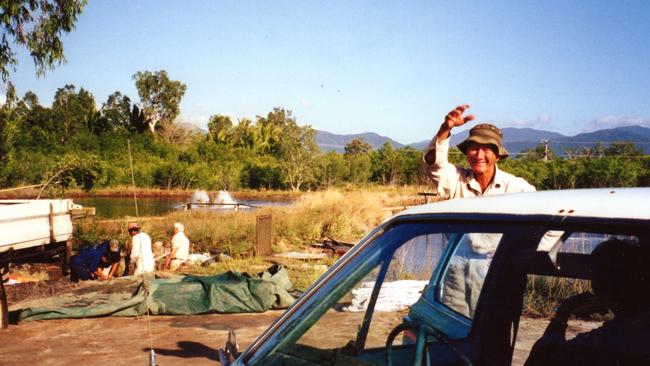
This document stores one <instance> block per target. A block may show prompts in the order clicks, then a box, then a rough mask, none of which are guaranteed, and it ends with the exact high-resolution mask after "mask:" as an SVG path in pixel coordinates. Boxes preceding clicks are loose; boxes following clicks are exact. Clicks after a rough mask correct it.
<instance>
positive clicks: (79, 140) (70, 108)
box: [0, 73, 650, 194]
mask: <svg viewBox="0 0 650 366" xmlns="http://www.w3.org/2000/svg"><path fill="white" fill-rule="evenodd" d="M163 75H164V76H166V75H165V74H161V73H156V74H152V73H148V74H145V73H142V74H141V75H140V77H141V78H149V77H151V78H156V77H157V78H161V79H165V77H163ZM166 80H167V81H168V82H172V83H174V82H173V81H171V80H169V79H168V78H167V79H166ZM154 84H155V83H154ZM152 90H153V89H152ZM152 95H153V94H152ZM152 99H155V98H152ZM171 115H173V113H172V114H168V116H171ZM147 118H148V117H147V114H146V113H145V112H144V111H143V110H141V109H140V107H139V106H137V105H134V104H132V102H131V99H130V98H129V97H128V96H125V95H123V94H122V93H120V92H114V93H113V94H111V95H110V96H109V97H108V99H107V100H106V102H105V103H103V104H102V106H101V108H100V109H99V110H97V109H96V105H95V101H94V98H93V96H92V94H91V93H90V92H88V91H87V90H85V89H84V88H79V89H77V88H76V87H75V86H74V85H65V86H64V87H62V88H59V89H58V90H57V92H56V95H55V98H54V102H53V103H52V105H51V106H50V107H47V106H41V105H40V103H39V101H38V98H37V97H36V95H35V94H34V93H32V92H27V93H26V94H25V95H24V97H23V98H22V99H20V98H18V97H17V96H16V92H15V89H14V88H13V86H12V85H11V84H9V85H8V88H7V95H6V97H5V103H4V104H2V105H0V187H10V186H18V185H27V184H37V183H44V182H47V181H50V185H51V187H54V188H53V189H54V192H57V194H58V192H60V191H61V190H65V189H69V188H81V189H86V190H90V189H93V188H95V187H100V188H101V187H117V186H130V185H131V162H130V159H129V154H128V149H127V145H130V147H131V152H132V161H133V162H132V166H133V177H134V180H135V184H136V185H137V186H138V187H142V188H162V189H197V188H203V189H211V190H216V189H228V190H233V189H242V188H243V189H246V188H252V189H292V190H295V191H299V190H303V191H304V190H317V189H327V188H329V187H341V186H347V185H349V184H358V185H368V184H379V185H394V186H401V185H405V184H408V185H422V184H427V181H426V179H425V178H426V176H425V174H424V172H423V169H422V168H423V167H422V155H421V152H420V151H418V150H415V149H413V148H410V147H405V148H399V149H396V148H394V147H393V146H392V145H391V144H390V143H386V144H384V145H383V146H382V147H381V148H379V149H377V150H372V149H371V148H370V146H369V145H368V144H366V143H365V142H364V141H363V140H360V139H357V140H353V141H351V142H350V143H349V144H348V145H347V146H346V151H345V153H344V154H341V153H337V152H329V153H322V152H320V151H319V150H318V148H317V147H316V144H315V131H314V130H313V129H312V128H311V127H310V126H307V125H299V124H298V122H297V121H296V119H295V117H294V116H293V115H292V113H291V111H289V110H286V109H284V108H274V109H273V110H272V111H270V112H269V113H268V114H267V115H265V116H256V117H255V120H254V122H253V120H250V119H240V120H239V121H237V123H236V124H233V121H232V120H231V119H230V118H229V117H227V116H221V115H214V116H212V117H210V121H209V123H208V130H209V131H208V134H207V136H206V135H205V134H201V133H199V132H197V131H196V129H194V128H192V127H191V126H190V125H188V124H182V123H173V122H171V121H168V122H165V123H162V124H159V125H158V128H157V129H156V130H157V134H156V135H155V136H152V135H151V134H149V133H145V132H146V131H148V130H149V128H150V124H149V120H148V119H147ZM568 153H569V155H568V157H567V158H559V157H557V156H555V155H553V154H551V153H549V154H548V158H549V159H548V160H547V161H545V160H544V156H545V154H544V147H543V146H542V145H540V146H538V147H536V148H534V149H531V150H529V151H527V152H526V153H525V154H523V155H519V157H518V158H509V159H506V160H503V161H500V162H499V167H500V168H502V169H503V170H505V171H507V172H510V173H512V174H515V175H517V176H521V177H523V178H525V179H526V180H527V181H529V182H530V183H531V184H533V185H535V187H537V189H538V190H544V189H563V188H586V187H626V186H649V185H650V159H647V156H646V155H642V152H641V150H640V149H638V148H637V147H636V146H634V145H633V144H631V143H629V142H623V143H615V144H611V145H608V146H606V145H604V144H597V145H596V146H594V147H589V148H582V149H575V150H573V151H569V152H568ZM449 160H450V161H451V162H452V163H454V164H459V165H462V166H467V162H466V158H465V156H464V155H463V154H462V153H461V152H460V151H458V150H457V149H456V148H452V149H450V152H449Z"/></svg>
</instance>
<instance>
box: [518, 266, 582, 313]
mask: <svg viewBox="0 0 650 366" xmlns="http://www.w3.org/2000/svg"><path fill="white" fill-rule="evenodd" d="M589 290H591V283H590V281H587V280H578V279H570V278H560V277H548V276H537V275H529V276H528V281H527V283H526V292H525V293H524V305H523V313H524V314H525V315H527V316H531V317H549V316H551V315H553V314H554V312H555V308H556V307H557V306H558V305H559V304H560V303H561V302H562V300H564V299H566V298H568V297H570V296H573V295H577V294H580V293H583V292H586V291H589Z"/></svg>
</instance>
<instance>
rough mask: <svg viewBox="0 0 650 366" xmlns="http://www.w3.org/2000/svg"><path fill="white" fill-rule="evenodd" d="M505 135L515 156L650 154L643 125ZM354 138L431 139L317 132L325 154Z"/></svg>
mask: <svg viewBox="0 0 650 366" xmlns="http://www.w3.org/2000/svg"><path fill="white" fill-rule="evenodd" d="M468 134H469V131H468V130H466V131H463V132H459V133H457V134H453V135H452V136H451V145H452V146H455V145H457V144H458V143H460V142H461V141H463V140H464V139H465V138H467V136H468ZM503 135H504V139H503V144H504V145H505V147H506V148H507V149H508V150H509V151H510V152H511V153H513V154H514V153H519V152H521V151H524V150H527V149H530V148H534V147H536V146H537V145H539V144H540V143H541V141H542V140H548V141H549V148H550V149H551V150H553V151H554V152H555V153H556V154H558V155H563V154H564V151H565V150H566V149H568V148H576V147H590V146H594V145H596V144H597V143H599V142H602V143H604V144H605V145H608V144H610V143H612V142H622V141H629V142H632V143H634V144H635V145H636V146H637V147H638V148H640V149H642V150H643V151H644V152H645V153H646V154H650V128H647V127H641V126H625V127H617V128H611V129H604V130H598V131H594V132H588V133H581V134H577V135H575V136H565V135H562V134H560V133H557V132H552V131H545V130H537V129H533V128H514V127H506V128H504V129H503ZM432 137H433V136H432ZM354 138H362V139H363V140H364V141H366V142H367V143H369V144H370V145H372V147H373V149H378V148H380V147H381V145H383V144H384V143H385V142H386V141H390V142H391V143H392V144H393V146H394V147H396V148H401V147H404V146H411V147H413V148H415V149H418V150H422V149H424V148H425V147H426V146H427V145H428V144H429V141H430V140H428V139H427V140H423V141H420V142H415V143H411V144H407V145H404V144H400V143H399V142H397V141H395V140H393V139H391V138H389V137H386V136H381V135H379V134H376V133H373V132H366V133H359V134H351V135H337V134H333V133H330V132H325V131H318V130H317V131H316V143H317V144H318V146H319V147H320V148H321V149H322V150H324V151H332V150H334V151H339V152H343V149H344V147H345V144H347V143H348V142H350V141H351V140H352V139H354Z"/></svg>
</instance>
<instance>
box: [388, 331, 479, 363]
mask: <svg viewBox="0 0 650 366" xmlns="http://www.w3.org/2000/svg"><path fill="white" fill-rule="evenodd" d="M408 329H412V330H415V331H416V332H417V335H418V337H417V341H416V343H415V360H414V361H413V365H414V366H420V365H422V357H423V356H424V350H425V349H426V339H427V336H428V335H432V336H434V337H435V338H436V339H438V340H439V341H440V342H441V343H443V344H445V345H446V346H448V347H449V349H451V351H452V352H454V354H456V355H457V356H458V358H460V360H461V361H463V364H465V365H467V366H473V364H472V361H471V360H470V359H469V358H468V357H467V356H465V354H464V353H462V352H461V351H460V350H458V348H456V346H454V345H453V344H452V342H451V339H450V338H449V337H448V336H447V335H446V334H445V333H443V332H441V331H440V330H438V329H436V328H434V327H432V326H427V325H423V324H418V323H415V322H412V321H409V320H404V322H403V323H402V324H399V325H398V326H396V327H395V328H393V330H391V332H390V333H389V334H388V338H386V365H387V366H392V364H393V360H392V358H393V357H392V355H393V341H394V340H395V338H396V337H397V336H398V335H399V334H400V333H402V332H403V331H405V330H408Z"/></svg>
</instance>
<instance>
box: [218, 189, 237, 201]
mask: <svg viewBox="0 0 650 366" xmlns="http://www.w3.org/2000/svg"><path fill="white" fill-rule="evenodd" d="M214 203H237V202H235V200H234V199H233V198H232V196H231V195H230V193H229V192H228V191H223V190H222V191H219V193H217V196H216V197H215V198H214Z"/></svg>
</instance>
